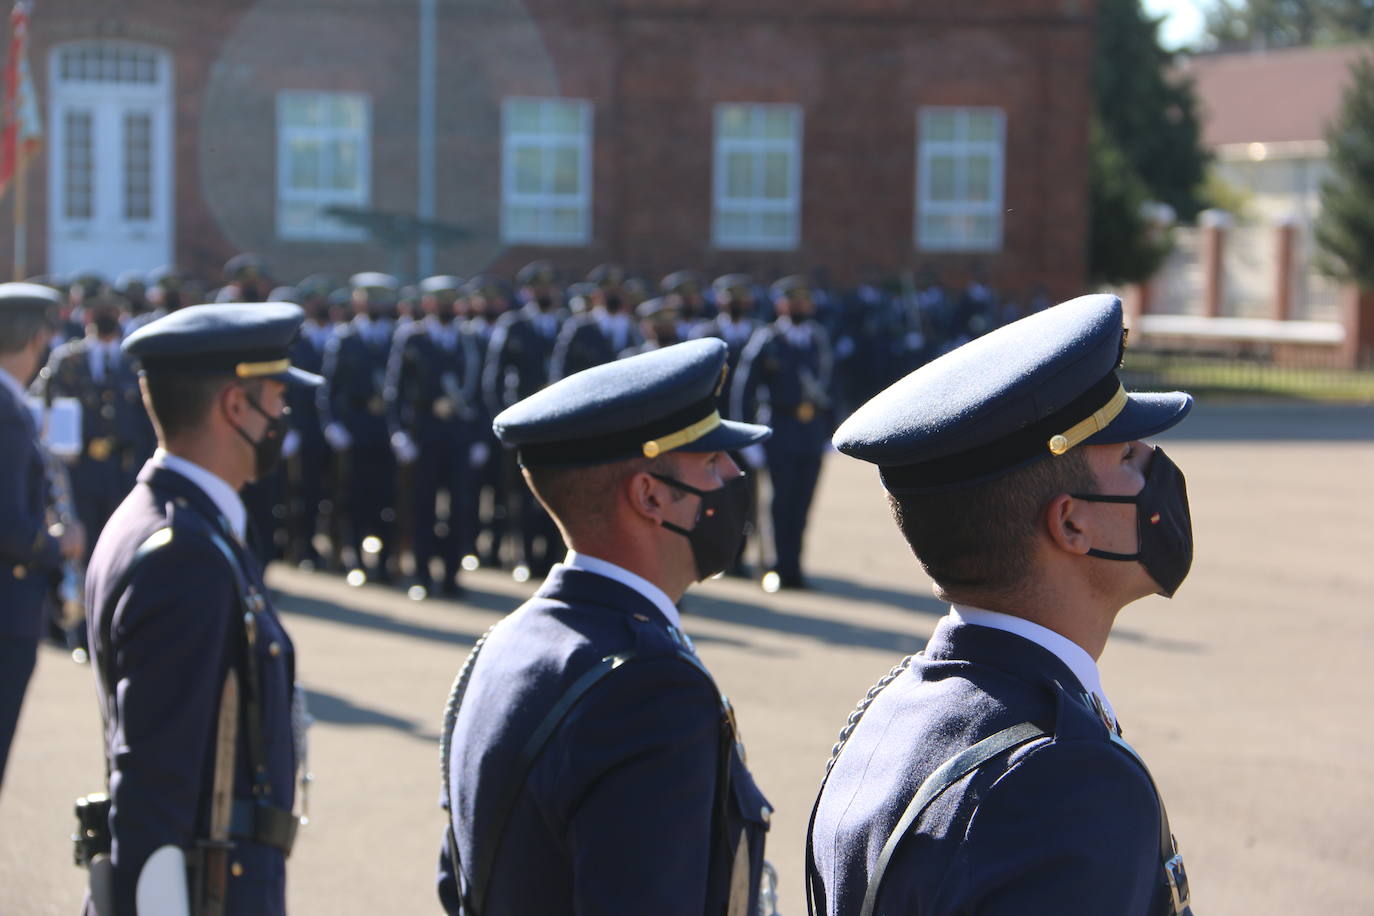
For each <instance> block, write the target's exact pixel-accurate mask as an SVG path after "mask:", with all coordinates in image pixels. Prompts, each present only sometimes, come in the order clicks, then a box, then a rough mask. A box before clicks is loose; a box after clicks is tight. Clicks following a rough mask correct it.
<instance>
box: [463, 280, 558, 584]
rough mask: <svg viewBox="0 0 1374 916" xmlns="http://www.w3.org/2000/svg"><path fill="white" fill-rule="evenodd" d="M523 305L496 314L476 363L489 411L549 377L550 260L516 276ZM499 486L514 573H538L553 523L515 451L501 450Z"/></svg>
mask: <svg viewBox="0 0 1374 916" xmlns="http://www.w3.org/2000/svg"><path fill="white" fill-rule="evenodd" d="M516 281H517V282H518V284H519V286H520V295H521V297H522V299H523V300H524V303H525V304H524V305H523V306H522V307H521V308H519V309H517V310H515V311H510V312H506V313H505V314H503V315H502V316H501V317H500V318H499V319H497V322H496V327H495V329H494V330H493V331H492V335H491V341H490V343H489V344H488V345H487V356H486V362H485V365H484V366H483V367H482V397H483V399H484V400H485V401H486V404H487V409H488V410H489V411H490V412H491V415H492V416H495V415H496V414H498V413H500V412H501V411H502V410H504V409H505V408H507V407H509V406H510V405H512V404H514V403H515V402H516V401H519V400H522V399H524V398H527V397H529V396H530V395H532V394H534V393H535V392H536V391H538V390H540V389H541V388H543V387H544V386H545V385H547V384H548V383H549V365H550V363H551V362H552V358H553V348H554V344H555V342H556V341H557V340H558V332H559V329H560V328H561V327H562V325H563V322H564V320H565V319H566V318H567V313H566V312H564V311H563V310H562V309H561V308H560V307H559V304H558V291H557V289H556V287H555V286H554V270H553V265H552V264H551V263H549V262H548V261H533V262H531V263H529V264H526V265H525V266H524V267H522V268H521V269H520V272H519V274H518V275H517V276H516ZM501 461H502V464H503V476H504V478H505V481H504V488H505V490H506V495H507V496H508V497H509V498H510V500H511V503H513V506H512V507H511V508H510V509H509V510H508V515H507V517H508V518H509V519H511V520H513V521H514V523H515V524H516V525H517V526H518V527H519V529H520V542H521V548H522V550H521V558H520V564H519V565H518V566H517V567H516V569H515V573H516V575H517V577H518V578H528V577H529V576H530V575H535V576H542V575H543V574H544V573H547V572H548V571H549V568H550V567H551V566H552V565H553V563H554V559H555V558H556V557H557V556H558V554H559V552H560V550H561V548H562V541H561V540H560V538H559V535H558V528H557V527H556V526H555V525H554V524H553V521H552V519H550V518H549V514H548V513H547V512H545V511H544V509H543V507H542V506H540V505H539V502H538V501H537V500H535V499H534V498H533V497H531V496H530V494H529V491H528V490H527V489H526V488H525V485H524V483H523V482H522V481H521V479H520V472H519V468H518V466H517V465H516V461H515V454H514V452H513V451H511V450H510V449H503V450H502V458H501Z"/></svg>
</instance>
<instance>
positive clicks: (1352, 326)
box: [1337, 286, 1374, 369]
mask: <svg viewBox="0 0 1374 916" xmlns="http://www.w3.org/2000/svg"><path fill="white" fill-rule="evenodd" d="M1342 295H1343V298H1344V300H1345V301H1344V302H1343V303H1342V308H1341V324H1343V325H1345V340H1344V341H1342V342H1341V349H1340V354H1339V356H1338V357H1337V359H1338V360H1339V362H1340V366H1341V368H1344V369H1354V368H1357V367H1358V366H1359V364H1360V359H1361V357H1364V356H1366V355H1367V354H1371V353H1374V292H1369V291H1364V290H1360V289H1359V288H1357V287H1354V286H1349V287H1346V289H1345V291H1344V292H1343V294H1342Z"/></svg>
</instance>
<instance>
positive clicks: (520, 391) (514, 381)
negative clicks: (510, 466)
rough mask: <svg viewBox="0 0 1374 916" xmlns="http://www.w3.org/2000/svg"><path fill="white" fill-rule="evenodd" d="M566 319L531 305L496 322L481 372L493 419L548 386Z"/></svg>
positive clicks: (564, 315)
mask: <svg viewBox="0 0 1374 916" xmlns="http://www.w3.org/2000/svg"><path fill="white" fill-rule="evenodd" d="M566 317H567V315H566V313H565V312H563V311H561V310H557V309H555V310H553V311H550V312H542V311H540V310H539V306H538V305H537V304H536V303H533V302H529V303H526V304H525V305H524V306H522V307H521V308H519V309H515V310H513V311H509V312H506V313H504V314H503V315H501V317H500V318H498V319H496V327H495V329H494V330H493V331H492V333H491V340H490V342H489V343H488V344H487V358H486V364H485V365H484V366H483V369H482V397H483V398H485V399H486V402H487V410H488V411H489V412H490V413H491V414H492V416H495V415H496V414H498V413H500V412H501V411H502V410H504V409H505V408H507V407H509V406H510V405H512V404H514V403H515V402H516V401H519V400H523V399H524V398H527V397H529V396H530V395H532V394H534V393H535V392H536V391H538V390H539V389H541V388H543V387H544V386H545V385H547V384H548V383H549V364H550V362H551V361H552V358H553V348H554V344H555V343H556V342H557V340H558V333H559V330H560V328H561V327H562V325H563V321H564V320H565V319H566Z"/></svg>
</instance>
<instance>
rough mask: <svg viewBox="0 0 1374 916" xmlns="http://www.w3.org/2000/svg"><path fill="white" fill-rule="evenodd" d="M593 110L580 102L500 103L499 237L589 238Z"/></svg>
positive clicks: (571, 241) (532, 240) (570, 241)
mask: <svg viewBox="0 0 1374 916" xmlns="http://www.w3.org/2000/svg"><path fill="white" fill-rule="evenodd" d="M591 146H592V106H591V103H589V102H586V101H583V100H580V99H534V98H510V99H505V100H503V101H502V103H501V239H502V241H504V242H506V243H510V244H513V243H528V244H542V245H585V244H586V243H587V242H588V241H590V240H591V209H592V174H591Z"/></svg>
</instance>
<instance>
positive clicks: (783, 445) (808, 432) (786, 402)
mask: <svg viewBox="0 0 1374 916" xmlns="http://www.w3.org/2000/svg"><path fill="white" fill-rule="evenodd" d="M809 325H810V334H809V340H808V342H807V343H806V344H805V345H801V346H799V345H798V344H796V343H795V342H793V341H792V340H791V339H789V337H788V335H787V333H786V332H785V331H784V330H782V327H781V326H780V325H779V324H776V323H775V324H772V325H768V326H766V327H764V328H761V329H760V330H759V331H758V332H756V333H755V334H754V337H753V339H751V340H750V342H749V344H748V346H746V347H745V348H744V353H743V354H742V355H741V357H740V364H739V374H738V375H737V377H736V378H735V381H734V386H735V388H734V389H732V394H731V404H732V407H731V415H732V416H733V418H734V419H738V420H743V421H745V422H761V423H767V424H768V425H770V426H772V427H773V435H772V436H771V437H769V439H768V441H767V442H765V443H764V444H763V449H764V453H765V454H766V455H767V459H768V475H769V477H770V479H771V480H772V483H773V500H772V505H771V512H772V523H773V548H774V552H775V554H776V567H777V572H778V575H779V576H781V577H782V579H783V581H784V582H797V581H799V580H800V579H801V578H802V568H801V556H802V542H803V538H804V536H805V532H806V522H807V517H808V516H809V515H810V513H811V500H812V498H813V497H814V496H815V493H816V484H817V482H818V481H819V480H820V474H821V458H822V457H823V456H824V455H825V450H826V448H827V447H828V445H829V443H830V433H831V432H832V431H833V422H832V415H831V411H830V405H829V402H828V392H829V388H830V378H831V353H830V343H829V339H828V338H827V336H826V334H825V331H824V330H823V329H822V328H821V326H820V325H819V324H816V323H815V322H809ZM760 389H765V390H766V391H767V403H768V414H767V417H766V419H765V417H764V416H763V415H762V414H761V412H760V408H759V403H760V395H759V390H760Z"/></svg>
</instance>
